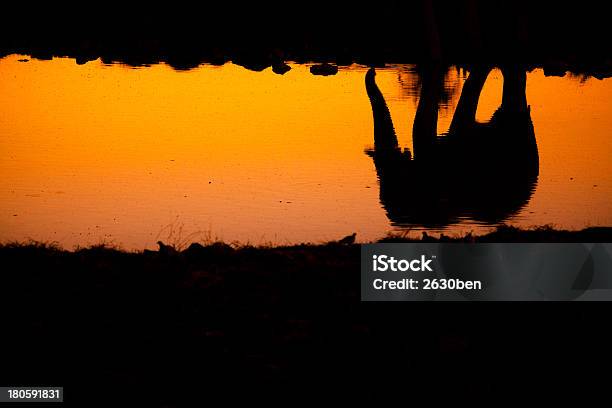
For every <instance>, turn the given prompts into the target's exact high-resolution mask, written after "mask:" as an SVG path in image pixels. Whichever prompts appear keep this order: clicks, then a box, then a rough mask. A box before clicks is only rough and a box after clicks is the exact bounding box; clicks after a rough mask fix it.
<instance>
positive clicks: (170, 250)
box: [157, 241, 176, 255]
mask: <svg viewBox="0 0 612 408" xmlns="http://www.w3.org/2000/svg"><path fill="white" fill-rule="evenodd" d="M157 245H159V253H160V254H161V255H171V254H175V253H176V249H174V247H172V246H170V245H166V244H164V243H163V242H161V241H157Z"/></svg>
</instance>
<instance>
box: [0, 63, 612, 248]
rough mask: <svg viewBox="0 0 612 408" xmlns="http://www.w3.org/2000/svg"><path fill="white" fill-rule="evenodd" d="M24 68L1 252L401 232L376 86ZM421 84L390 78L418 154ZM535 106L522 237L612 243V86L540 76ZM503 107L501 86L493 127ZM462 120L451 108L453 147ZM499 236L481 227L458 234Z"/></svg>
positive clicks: (492, 98) (357, 74)
mask: <svg viewBox="0 0 612 408" xmlns="http://www.w3.org/2000/svg"><path fill="white" fill-rule="evenodd" d="M21 58H24V57H23V56H9V57H6V58H4V59H2V60H0V112H1V115H0V146H1V147H0V175H1V176H2V177H1V179H0V241H7V240H24V239H28V238H32V239H37V240H48V241H57V242H59V243H61V244H62V245H64V246H66V247H72V246H74V245H79V244H80V245H88V244H95V243H99V242H102V241H104V242H114V243H116V244H119V245H121V246H123V247H125V248H143V247H151V246H153V245H154V242H155V241H156V240H157V238H158V237H159V238H161V239H164V240H169V241H175V242H180V241H187V240H197V239H205V238H221V239H224V240H226V241H241V242H251V243H262V242H273V243H293V242H301V241H313V242H320V241H325V240H330V239H334V238H338V237H341V236H343V235H345V234H348V233H350V232H353V231H356V232H357V233H358V238H359V239H360V240H372V239H376V238H378V237H381V236H383V235H385V234H386V233H387V232H389V231H391V230H397V229H398V227H394V226H392V225H390V222H389V220H388V219H387V217H386V214H385V211H384V210H383V209H382V208H381V205H380V202H379V193H378V182H377V178H376V172H375V169H374V166H373V164H372V160H371V159H370V158H369V157H368V156H366V155H365V154H364V153H363V149H364V147H365V146H368V145H371V144H372V143H373V141H372V126H373V123H372V111H371V107H370V104H369V101H368V97H367V95H366V92H365V89H364V75H365V69H364V68H360V67H351V68H347V69H341V70H340V72H339V73H338V74H337V75H335V76H331V77H317V76H313V75H311V74H310V73H309V71H308V67H305V66H299V65H293V66H292V68H293V69H292V70H291V71H289V72H288V73H287V74H285V75H284V76H278V75H276V74H274V73H272V72H271V71H270V70H269V69H268V70H265V71H264V72H261V73H256V72H252V71H248V70H246V69H244V68H241V67H238V66H234V65H231V64H226V65H224V66H222V67H212V66H202V67H200V68H198V69H195V70H192V71H188V72H176V71H174V70H173V69H171V68H169V67H167V66H165V65H156V66H152V67H149V68H142V69H129V68H126V67H122V66H116V65H115V66H105V65H103V64H102V63H101V62H99V61H94V62H90V63H88V64H86V65H82V66H79V65H76V64H75V63H74V61H73V60H69V59H54V60H53V61H36V60H31V61H29V62H19V61H18V60H19V59H21ZM409 68H410V67H406V66H400V67H389V68H387V69H383V70H378V75H377V78H376V81H377V83H378V85H379V87H380V88H381V90H382V91H383V93H384V95H385V97H386V99H387V103H388V105H389V109H390V111H391V114H392V116H393V118H394V123H395V126H396V129H397V131H398V135H399V137H400V142H401V144H402V145H411V138H410V133H411V126H412V119H413V118H414V112H415V108H416V104H415V99H414V98H413V92H412V91H411V89H412V88H413V87H412V86H411V85H410V83H411V82H414V74H412V73H411V70H410V69H409ZM463 80H464V76H463V75H462V74H461V73H458V72H454V71H453V72H451V73H450V76H449V78H448V82H449V84H450V85H453V84H455V85H456V86H457V87H459V88H460V87H461V85H462V83H463ZM527 92H528V101H529V103H530V105H531V106H532V119H533V123H534V126H535V130H536V135H537V141H538V148H539V153H540V176H539V181H538V186H537V188H536V191H535V192H534V194H533V196H532V197H531V200H530V202H529V204H528V205H527V206H526V207H525V208H524V209H523V210H522V211H521V212H520V213H518V214H517V215H515V216H514V217H512V218H511V219H510V220H508V223H510V224H515V225H521V226H531V225H541V224H547V223H553V224H555V225H557V226H559V227H564V228H581V227H584V226H587V225H612V204H611V203H612V200H611V198H612V171H611V170H612V163H611V161H610V158H611V157H612V139H611V138H610V130H611V129H612V104H610V102H609V101H610V99H611V97H612V82H611V81H610V80H604V81H598V80H594V79H592V80H588V81H586V82H585V83H580V82H579V81H577V80H573V79H569V78H545V77H544V75H543V73H542V72H541V71H534V72H533V73H530V74H529V76H528V86H527ZM500 95H501V78H500V75H499V72H497V71H496V72H494V73H493V74H492V75H491V76H490V77H489V80H488V82H487V84H486V85H485V89H484V92H483V95H482V98H481V104H480V105H479V111H478V117H479V118H480V119H483V120H484V119H488V117H489V116H490V115H491V114H492V113H493V111H494V110H495V108H497V106H498V104H499V101H500ZM454 104H456V98H455V97H454V96H453V95H450V96H449V99H448V107H447V108H445V109H442V110H441V118H440V121H439V129H440V131H444V130H445V128H446V127H448V125H449V122H450V118H451V115H452V111H453V109H454ZM169 225H172V226H173V228H170V227H168V226H169ZM181 227H182V229H181ZM483 228H485V229H486V228H489V226H486V225H475V224H473V223H470V222H469V221H468V220H466V221H465V222H462V223H460V224H459V225H451V226H449V227H448V228H447V230H448V231H449V232H447V233H453V232H460V231H469V230H480V229H483ZM415 229H418V226H417V227H415Z"/></svg>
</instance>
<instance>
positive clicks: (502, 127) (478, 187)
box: [365, 65, 539, 228]
mask: <svg viewBox="0 0 612 408" xmlns="http://www.w3.org/2000/svg"><path fill="white" fill-rule="evenodd" d="M500 68H501V71H502V74H503V77H504V84H503V96H502V102H501V105H500V107H499V108H498V109H497V110H496V111H495V113H494V114H493V116H492V117H491V119H490V120H489V121H488V122H486V123H478V122H477V121H476V119H475V116H476V109H477V107H478V101H479V98H480V94H481V91H482V89H483V86H484V84H485V81H486V79H487V77H488V75H489V73H490V71H491V70H492V67H490V66H476V67H473V69H472V70H471V71H470V74H469V76H468V78H467V79H466V81H465V84H464V86H463V89H462V91H461V95H460V97H459V101H458V104H457V108H456V110H455V112H454V115H453V118H452V121H451V125H450V128H449V131H448V133H447V134H444V135H440V136H438V135H437V133H436V130H437V122H438V109H439V97H440V93H441V92H442V90H443V78H444V72H445V70H444V69H443V68H442V67H441V66H437V65H434V66H431V67H429V69H427V70H425V71H424V73H423V74H422V78H421V90H420V97H419V102H418V106H417V111H416V114H415V119H414V124H413V152H410V151H409V150H407V149H406V150H404V151H402V150H401V149H400V147H399V145H398V141H397V136H396V134H395V130H394V126H393V121H392V119H391V115H390V113H389V109H388V107H387V104H386V102H385V99H384V96H383V95H382V93H381V91H380V89H379V88H378V86H377V85H376V81H375V75H376V71H375V69H374V68H371V69H370V70H369V71H368V72H367V74H366V78H365V85H366V91H367V94H368V97H369V99H370V103H371V106H372V113H373V117H374V149H367V150H366V153H367V154H368V155H369V156H370V157H372V159H373V161H374V165H375V167H376V172H377V175H378V179H379V184H380V201H381V204H382V206H383V207H384V209H385V211H386V213H387V216H388V218H389V220H390V221H391V223H392V224H393V225H397V226H422V227H425V228H443V227H445V226H447V225H449V224H453V223H457V222H459V221H461V220H465V219H469V220H472V221H475V222H477V223H486V224H496V223H500V222H503V221H504V220H506V219H508V218H509V217H510V216H512V215H514V214H516V213H517V212H518V211H519V210H520V209H521V208H523V207H524V206H525V205H526V204H527V203H528V201H529V199H530V197H531V195H532V193H533V190H534V188H535V185H536V182H537V178H538V172H539V159H538V148H537V144H536V138H535V132H534V127H533V123H532V121H531V112H530V107H529V106H528V105H527V98H526V94H525V88H526V72H525V70H524V69H522V68H521V67H520V66H502V67H500ZM412 153H414V155H413V154H412Z"/></svg>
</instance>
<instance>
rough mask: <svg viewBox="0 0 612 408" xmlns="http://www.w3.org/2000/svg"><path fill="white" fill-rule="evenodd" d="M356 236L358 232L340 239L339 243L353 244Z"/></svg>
mask: <svg viewBox="0 0 612 408" xmlns="http://www.w3.org/2000/svg"><path fill="white" fill-rule="evenodd" d="M356 236H357V233H356V232H353V233H352V234H351V235H347V236H346V237H344V238H342V239H341V240H340V241H338V243H339V244H341V245H352V244H354V243H355V237H356Z"/></svg>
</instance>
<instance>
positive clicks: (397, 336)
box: [0, 227, 612, 406]
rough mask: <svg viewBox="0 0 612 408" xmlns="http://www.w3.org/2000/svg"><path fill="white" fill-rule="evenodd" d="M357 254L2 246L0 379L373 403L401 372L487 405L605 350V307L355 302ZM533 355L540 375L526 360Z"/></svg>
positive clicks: (397, 383)
mask: <svg viewBox="0 0 612 408" xmlns="http://www.w3.org/2000/svg"><path fill="white" fill-rule="evenodd" d="M425 239H426V240H434V239H435V238H429V237H426V238H425ZM388 240H396V241H397V240H400V241H401V239H399V238H393V239H391V238H389V239H387V241H388ZM443 240H446V239H445V238H443ZM474 241H475V242H532V241H535V242H572V241H591V242H601V241H607V242H610V241H612V228H590V229H586V230H583V231H576V232H570V231H555V230H553V229H551V228H540V229H536V230H532V231H520V230H517V229H514V228H509V227H507V228H502V229H500V230H498V231H496V232H494V233H492V234H489V235H486V236H483V237H469V236H468V237H463V238H461V239H458V242H474ZM359 259H360V247H359V245H343V244H340V243H329V244H326V245H297V246H292V247H279V248H274V247H261V248H255V247H242V248H234V247H231V246H228V245H225V244H221V243H216V244H211V245H207V246H199V245H193V246H192V247H190V248H189V249H187V250H185V251H182V252H180V253H175V252H174V251H173V250H172V249H171V248H163V249H162V250H161V251H148V252H144V253H142V252H141V253H128V252H122V251H119V250H116V249H112V248H105V247H91V248H86V249H80V250H77V251H74V252H69V251H64V250H61V249H58V248H56V247H53V246H49V245H44V244H4V245H1V246H0V262H2V265H3V270H2V273H1V274H0V288H1V290H2V300H3V302H4V311H5V315H6V316H7V319H8V320H7V322H9V321H10V330H9V329H8V328H7V329H6V330H5V332H4V334H3V336H2V342H3V346H4V349H5V350H10V353H6V354H5V355H4V357H3V363H2V369H1V370H0V382H2V383H4V384H25V385H32V384H49V385H62V386H64V387H65V395H66V401H68V402H73V403H77V402H78V403H79V404H80V405H81V406H84V405H87V406H91V405H104V404H106V406H108V405H109V404H111V405H112V404H113V403H115V404H116V403H117V401H119V400H121V401H122V403H126V402H127V401H131V402H134V403H135V401H139V403H140V404H144V405H147V406H180V405H189V404H190V403H193V402H201V403H204V402H207V401H208V402H210V401H212V400H213V399H214V398H223V399H225V400H228V399H229V400H232V399H238V398H240V397H244V396H245V395H246V396H247V397H248V398H253V399H260V398H263V399H266V400H267V401H270V402H272V401H275V402H283V401H285V402H286V401H292V400H294V399H295V398H296V396H298V397H299V396H302V395H303V396H304V398H315V399H320V398H325V399H326V401H330V399H329V398H333V400H341V401H345V402H346V401H356V400H360V401H364V400H365V401H370V402H380V401H388V399H389V398H391V397H392V395H391V394H386V392H385V391H384V390H385V389H387V387H399V388H400V389H401V388H402V387H405V386H406V383H409V384H411V387H410V388H411V389H414V390H418V392H422V393H424V395H427V398H425V399H428V400H430V401H441V402H456V401H458V400H465V401H475V400H485V401H486V400H490V399H491V398H494V397H495V396H496V395H499V393H504V394H506V393H510V392H513V390H514V389H515V384H516V381H517V378H519V377H520V380H519V381H520V384H521V389H522V390H537V391H541V390H544V391H546V390H547V391H546V392H552V391H553V390H554V389H557V387H558V386H560V384H565V385H569V384H571V380H570V379H569V377H566V376H565V375H564V374H562V373H563V372H564V371H563V370H562V371H557V370H559V369H560V368H563V369H567V368H568V364H570V367H572V365H571V364H578V363H572V362H571V361H574V360H571V359H572V358H576V360H575V361H577V362H582V361H584V360H585V359H601V358H602V357H606V356H602V355H600V354H598V352H597V351H596V350H597V349H598V346H599V348H601V347H604V345H606V344H609V342H610V341H612V338H611V337H610V333H609V331H601V330H604V329H601V330H600V328H601V322H602V321H601V319H603V318H605V316H607V317H608V318H609V315H607V313H608V312H607V310H608V309H609V307H607V305H604V304H594V305H575V304H570V303H566V304H553V305H550V304H548V305H547V304H541V305H538V306H537V307H535V306H536V305H534V304H518V305H515V304H509V303H499V304H487V305H486V307H484V306H482V305H478V304H469V303H466V304H461V305H458V304H452V305H441V304H438V303H422V304H407V303H394V304H393V305H389V304H386V305H385V304H377V303H363V302H360V289H359V262H360V261H359ZM481 306H482V307H481ZM7 324H8V323H7ZM606 333H607V334H606ZM559 353H563V356H564V357H563V358H562V359H560V358H559ZM571 356H573V357H571ZM532 358H537V361H538V364H539V365H540V366H541V367H543V369H545V370H547V371H546V372H547V373H549V375H550V376H549V377H547V378H541V375H540V373H539V372H525V371H524V369H523V367H524V366H523V364H524V363H525V362H526V361H528V362H531V361H529V360H530V359H532ZM567 359H569V360H570V362H569V363H568V361H567ZM598 361H599V360H598ZM574 368H577V367H574ZM492 372H495V373H496V376H491V375H490V373H492ZM603 380H604V378H603V377H602V381H603ZM439 387H444V389H445V391H446V392H444V393H440V392H438V391H439ZM109 389H112V390H113V391H112V392H108V390H109ZM105 390H106V391H105ZM237 390H240V391H241V392H239V393H237ZM356 390H358V391H356ZM570 394H571V393H570ZM94 395H95V398H93V397H92V396H94ZM580 396H581V394H580V395H578V394H576V395H574V397H577V398H579V397H580ZM417 397H418V396H417ZM422 397H423V396H422V395H421V396H420V397H418V398H422ZM300 398H301V397H300Z"/></svg>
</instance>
